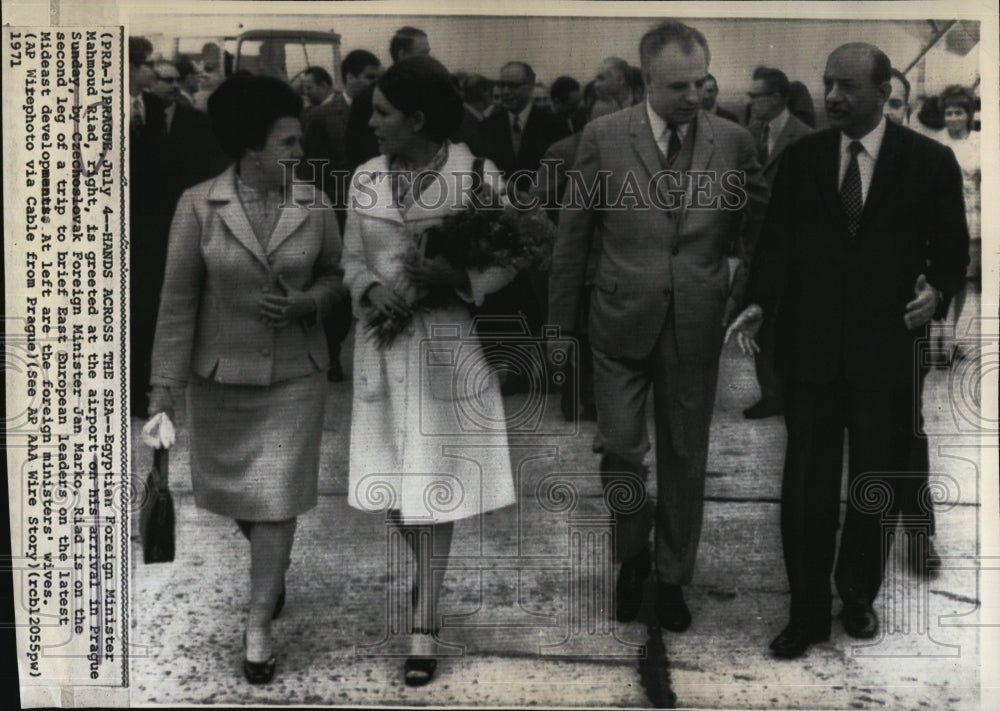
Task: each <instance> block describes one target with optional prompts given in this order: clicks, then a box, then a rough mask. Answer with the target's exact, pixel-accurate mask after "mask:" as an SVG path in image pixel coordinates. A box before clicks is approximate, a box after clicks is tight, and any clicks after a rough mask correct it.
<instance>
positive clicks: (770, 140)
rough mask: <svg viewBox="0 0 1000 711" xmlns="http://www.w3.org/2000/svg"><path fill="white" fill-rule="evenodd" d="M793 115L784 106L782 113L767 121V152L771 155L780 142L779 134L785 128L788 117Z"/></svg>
mask: <svg viewBox="0 0 1000 711" xmlns="http://www.w3.org/2000/svg"><path fill="white" fill-rule="evenodd" d="M791 115H792V114H791V113H790V112H789V111H788V109H787V108H784V109H782V110H781V113H780V114H778V115H777V116H775V117H774V118H773V119H771V120H770V121H768V122H767V154H768V155H769V156H770V155H774V144H776V143H777V142H778V136H780V135H781V132H782V131H784V130H785V126H786V125H787V124H788V117H789V116H791Z"/></svg>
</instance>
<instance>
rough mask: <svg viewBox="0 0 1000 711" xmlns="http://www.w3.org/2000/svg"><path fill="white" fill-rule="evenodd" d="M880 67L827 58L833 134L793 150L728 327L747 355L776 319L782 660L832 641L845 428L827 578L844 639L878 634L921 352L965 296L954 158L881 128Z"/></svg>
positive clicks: (841, 53)
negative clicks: (784, 581)
mask: <svg viewBox="0 0 1000 711" xmlns="http://www.w3.org/2000/svg"><path fill="white" fill-rule="evenodd" d="M890 68H891V67H890V62H889V58H888V57H887V56H886V55H885V54H884V53H883V52H882V51H881V50H879V49H878V48H877V47H874V46H872V45H867V44H860V43H852V44H847V45H843V46H841V47H839V48H838V49H836V50H835V51H834V52H833V53H832V54H831V55H830V57H829V59H828V60H827V64H826V71H825V73H824V76H823V84H824V86H825V88H826V112H827V117H828V119H829V122H830V126H831V128H830V129H828V130H825V131H820V132H818V133H815V134H812V135H810V136H806V137H805V138H802V139H800V140H799V141H798V142H797V143H795V144H794V145H791V146H789V147H788V148H787V149H786V150H785V153H784V156H783V158H782V161H781V169H780V170H779V171H778V174H777V176H776V178H775V183H774V190H773V193H772V195H771V200H770V204H769V206H768V212H767V219H766V221H765V224H764V228H763V230H762V232H761V243H760V246H759V249H758V251H757V253H756V255H755V257H754V264H753V270H752V273H751V276H750V283H749V286H748V290H747V295H746V301H747V303H748V304H749V306H747V307H746V309H745V310H744V311H743V312H742V313H741V314H740V316H739V318H737V320H736V321H735V322H734V323H733V325H732V326H731V327H730V330H729V331H728V332H727V334H726V335H727V338H728V337H730V336H732V335H735V336H736V338H737V341H738V343H739V345H740V347H741V349H742V350H743V351H744V352H752V351H753V350H754V348H755V344H754V342H753V335H754V333H755V332H756V329H757V328H758V327H759V324H760V322H761V319H762V318H767V316H768V314H769V313H771V312H772V311H774V310H775V309H777V324H776V328H777V344H778V345H777V356H778V366H779V369H780V371H781V374H782V376H783V381H784V387H785V423H786V426H787V428H788V444H787V450H786V453H785V467H784V475H783V483H782V495H781V536H782V546H783V550H784V557H785V568H786V571H787V573H788V580H789V587H790V589H791V606H790V608H791V609H790V619H789V624H788V625H787V626H786V627H785V629H784V630H783V631H782V632H781V634H779V635H778V636H777V637H776V638H775V639H774V641H773V642H772V643H771V650H772V652H773V654H774V655H775V656H776V657H781V658H791V657H797V656H801V655H802V654H803V653H805V651H806V650H807V648H808V647H809V645H810V644H814V643H816V642H820V641H823V640H825V639H827V638H829V635H830V612H831V607H832V595H831V592H830V573H831V571H833V569H834V554H835V546H836V537H837V528H838V519H839V513H840V482H841V467H842V457H843V445H844V441H843V440H844V431H845V430H846V431H847V432H848V433H849V436H850V439H849V447H850V456H849V464H848V491H849V494H848V501H847V514H846V517H845V519H844V524H843V528H842V531H841V539H840V551H839V555H837V565H836V571H835V573H834V579H835V581H836V586H837V591H838V593H839V595H840V598H841V600H842V601H843V609H842V612H841V617H842V619H843V623H844V629H845V630H846V632H847V634H848V635H850V636H852V637H857V638H861V639H870V638H872V637H874V636H875V635H876V634H877V633H878V626H879V625H878V617H877V616H876V614H875V612H874V609H873V607H872V604H873V602H874V600H875V597H876V595H877V594H878V591H879V588H880V587H881V584H882V576H883V571H884V566H885V563H886V553H887V552H888V550H887V549H888V545H887V544H888V543H889V542H890V541H891V538H889V535H891V532H892V531H893V529H894V528H895V523H896V519H897V517H898V516H899V514H900V513H901V511H906V510H909V511H913V510H916V507H917V505H918V502H917V501H910V500H909V499H911V498H913V497H915V496H919V494H920V492H919V487H917V486H914V485H913V484H914V482H915V480H917V479H919V477H913V476H911V475H904V474H903V472H906V470H907V460H908V457H909V454H910V452H911V450H912V439H913V435H912V429H913V427H914V423H915V422H916V419H915V418H916V415H915V412H914V390H915V388H916V387H917V384H918V381H919V373H918V368H920V367H921V365H920V364H919V363H918V362H917V358H916V357H915V356H916V353H917V348H916V346H917V342H918V340H919V339H921V338H925V337H926V333H927V324H928V323H929V322H930V321H931V319H932V317H934V316H935V314H941V313H943V311H944V309H945V308H946V307H947V302H948V299H949V298H950V297H951V295H952V294H954V293H955V292H956V291H957V290H958V289H959V288H961V285H962V279H963V277H964V274H965V265H966V262H967V259H968V242H969V234H968V231H967V229H966V225H965V210H964V207H963V201H962V175H961V171H960V170H959V167H958V163H957V161H956V160H955V156H954V155H953V154H952V152H951V151H950V150H948V149H947V148H945V147H943V146H941V145H939V144H937V143H936V142H934V141H932V140H930V139H928V138H925V137H922V136H920V135H918V134H917V133H915V132H913V131H910V130H908V129H905V128H903V127H901V126H898V125H896V124H894V123H891V122H888V121H887V120H886V119H885V117H884V116H883V107H884V105H885V102H886V100H887V99H888V97H889V94H890V91H891V88H890V84H889V76H890Z"/></svg>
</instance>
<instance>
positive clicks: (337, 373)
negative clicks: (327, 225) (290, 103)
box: [299, 53, 378, 383]
mask: <svg viewBox="0 0 1000 711" xmlns="http://www.w3.org/2000/svg"><path fill="white" fill-rule="evenodd" d="M351 54H353V53H350V54H348V55H347V57H345V58H344V61H343V62H341V74H342V76H343V74H344V73H345V67H346V66H347V64H348V59H351ZM375 66H376V68H377V67H378V60H377V59H376V60H375ZM351 71H352V72H356V71H357V68H356V67H355V66H353V62H352V66H351ZM345 93H346V92H340V91H336V90H334V88H333V77H331V76H330V73H329V72H327V71H326V70H325V69H323V68H322V67H307V68H306V69H305V70H304V71H303V72H302V94H303V96H305V97H306V100H307V101H308V104H309V105H308V106H306V108H305V110H304V111H303V113H302V157H303V162H302V163H300V164H299V173H300V176H301V177H302V178H304V179H306V180H313V181H315V184H316V185H317V187H319V188H321V189H322V190H323V192H324V193H325V194H326V196H327V197H328V198H329V199H330V204H331V205H332V206H333V209H334V211H335V213H336V215H337V224H338V225H339V226H340V231H341V233H343V231H344V222H345V220H346V209H347V176H348V167H347V156H346V150H345V146H344V130H345V128H346V126H347V117H348V112H349V110H350V109H349V108H348V99H347V98H346V96H345ZM351 316H352V315H351V305H350V303H349V301H348V300H347V299H343V300H341V301H340V302H338V303H337V304H335V305H334V307H333V308H331V309H329V310H328V311H327V312H326V315H325V317H324V320H323V332H324V333H325V334H326V344H327V350H328V351H329V354H330V369H329V370H328V371H327V374H326V377H327V380H328V381H330V382H331V383H339V382H341V381H342V380H343V379H344V368H343V365H342V364H341V362H340V347H341V344H342V343H343V341H344V339H345V338H347V334H348V333H349V332H350V330H351V320H352V319H351Z"/></svg>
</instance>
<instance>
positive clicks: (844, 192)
mask: <svg viewBox="0 0 1000 711" xmlns="http://www.w3.org/2000/svg"><path fill="white" fill-rule="evenodd" d="M848 149H850V151H851V157H850V159H849V160H848V162H847V172H846V173H844V182H843V183H841V184H840V204H841V205H842V206H843V208H844V215H846V216H847V236H848V237H854V235H856V234H857V233H858V227H860V226H861V210H862V208H863V207H864V201H863V200H862V195H861V171H860V170H858V153H859V152H860V151H861V149H862V146H861V143H860V142H859V141H851V143H850V144H849V145H848Z"/></svg>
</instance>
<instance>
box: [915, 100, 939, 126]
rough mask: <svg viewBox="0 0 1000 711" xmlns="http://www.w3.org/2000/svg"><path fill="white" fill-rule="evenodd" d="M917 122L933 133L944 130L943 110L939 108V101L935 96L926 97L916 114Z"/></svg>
mask: <svg viewBox="0 0 1000 711" xmlns="http://www.w3.org/2000/svg"><path fill="white" fill-rule="evenodd" d="M917 120H918V121H919V122H920V123H921V124H923V125H924V126H926V127H927V128H930V129H932V130H934V131H939V130H941V129H942V128H944V110H943V109H942V108H941V101H940V99H939V97H937V96H928V97H927V98H925V99H924V102H923V103H922V104H921V105H920V111H918V112H917Z"/></svg>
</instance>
